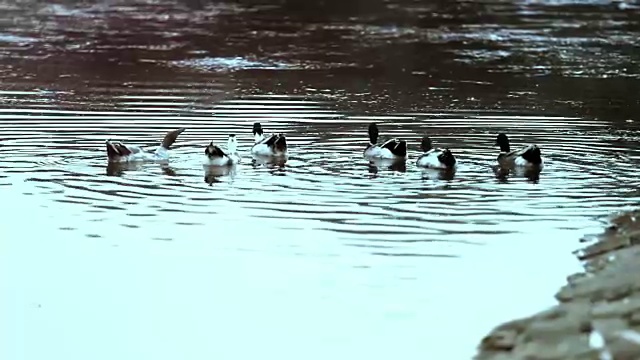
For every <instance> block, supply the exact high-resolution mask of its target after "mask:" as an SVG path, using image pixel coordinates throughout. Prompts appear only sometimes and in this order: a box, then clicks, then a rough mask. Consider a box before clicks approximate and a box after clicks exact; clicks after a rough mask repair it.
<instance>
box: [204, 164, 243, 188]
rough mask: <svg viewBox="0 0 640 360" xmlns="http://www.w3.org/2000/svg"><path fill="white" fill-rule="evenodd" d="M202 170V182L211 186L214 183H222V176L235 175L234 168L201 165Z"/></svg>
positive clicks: (231, 166) (233, 166)
mask: <svg viewBox="0 0 640 360" xmlns="http://www.w3.org/2000/svg"><path fill="white" fill-rule="evenodd" d="M203 168H204V182H205V183H207V184H209V185H213V184H214V183H219V182H222V181H221V180H220V178H221V177H223V176H231V177H233V176H234V175H235V174H236V166H235V165H229V166H215V165H203Z"/></svg>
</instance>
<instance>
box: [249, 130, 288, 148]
mask: <svg viewBox="0 0 640 360" xmlns="http://www.w3.org/2000/svg"><path fill="white" fill-rule="evenodd" d="M253 137H254V140H255V142H254V144H253V147H251V154H253V155H257V156H285V155H287V138H286V137H285V136H284V134H282V133H280V134H272V135H269V136H265V135H264V131H263V130H262V125H261V124H260V123H259V122H257V123H254V124H253Z"/></svg>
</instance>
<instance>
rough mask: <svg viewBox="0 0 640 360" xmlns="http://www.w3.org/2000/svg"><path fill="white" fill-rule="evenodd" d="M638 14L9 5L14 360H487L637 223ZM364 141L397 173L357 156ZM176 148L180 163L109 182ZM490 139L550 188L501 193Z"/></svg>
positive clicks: (492, 6) (387, 4)
mask: <svg viewBox="0 0 640 360" xmlns="http://www.w3.org/2000/svg"><path fill="white" fill-rule="evenodd" d="M638 6H639V5H638V4H637V3H634V2H609V1H481V2H468V1H451V2H440V1H432V2H418V1H400V0H393V1H366V2H365V1H341V2H338V1H326V2H322V3H318V4H309V2H303V1H300V2H296V1H281V2H268V1H262V2H260V1H253V2H244V3H243V4H239V3H237V2H207V1H197V0H192V1H182V2H179V1H115V0H114V1H104V2H92V1H56V2H53V1H51V2H49V3H43V2H20V4H14V3H12V2H2V3H0V24H2V27H0V80H1V82H0V99H1V101H0V121H1V122H2V125H3V126H2V127H0V193H1V194H2V198H3V199H4V204H5V206H4V212H3V216H2V220H1V221H0V236H1V237H2V251H1V252H0V264H1V265H0V274H1V275H0V291H1V292H2V293H3V294H5V295H4V296H3V297H2V300H0V311H1V316H2V318H3V322H2V325H0V334H1V335H2V339H3V340H2V343H3V346H2V347H0V358H2V359H8V360H9V359H10V360H14V359H21V360H22V359H42V358H57V359H58V358H59V359H87V358H91V359H114V358H120V359H141V358H153V359H176V358H181V359H254V358H263V357H277V358H279V359H297V358H301V357H304V358H307V359H326V358H338V359H347V358H354V357H357V358H368V359H386V358H390V357H392V356H393V357H399V358H402V359H422V358H425V356H426V357H427V358H447V359H468V358H470V357H472V356H473V354H474V353H475V346H476V345H477V344H478V342H479V340H480V338H481V337H482V336H484V335H485V334H486V333H487V332H488V331H489V330H490V329H491V328H492V327H493V326H495V325H497V324H498V323H499V322H502V321H505V320H509V319H511V318H513V317H517V316H524V315H528V314H530V313H532V312H534V311H537V310H540V309H542V308H544V307H546V306H549V305H551V304H553V303H554V300H553V297H552V295H553V294H554V293H555V291H556V290H557V289H558V287H559V286H560V285H561V284H563V283H564V280H565V277H566V276H567V275H569V274H571V273H573V272H575V271H577V270H579V267H580V266H579V263H578V262H577V260H576V259H575V257H574V256H573V255H572V254H571V252H572V251H573V250H575V249H578V248H579V247H580V243H579V242H578V239H579V238H580V237H581V236H582V235H584V234H586V233H593V232H597V231H599V229H601V228H602V226H603V224H604V220H605V219H606V216H608V215H610V214H612V213H614V212H617V211H622V210H626V209H630V208H634V207H636V206H637V205H638V201H639V200H640V192H639V191H638V190H637V189H638V187H639V186H640V178H639V175H640V170H638V163H639V161H640V146H639V142H638V140H639V137H638V135H637V134H638V132H637V131H638V128H639V127H638V125H637V123H638V120H640V119H638V118H637V117H636V116H637V114H638V111H639V110H640V103H639V101H638V98H637V94H638V93H640V85H639V84H640V83H639V82H638V78H639V77H640V68H638V65H637V64H638V60H639V59H638V52H637V47H638V46H639V45H640V40H639V39H640V32H639V31H638V28H637V27H636V26H635V25H634V24H635V22H634V21H635V20H634V19H638V16H639V15H640V10H639V7H638ZM255 121H260V122H261V123H262V124H263V127H265V129H266V130H267V132H282V133H284V134H286V136H287V138H288V141H289V146H290V158H289V160H288V161H287V162H286V164H284V165H283V166H265V165H261V164H257V163H254V162H253V161H252V159H251V156H250V154H249V150H250V147H251V144H252V134H251V128H252V124H253V122H255ZM372 121H375V122H377V123H378V124H379V127H380V131H381V135H382V137H390V136H398V137H401V138H403V139H406V140H407V141H409V150H410V154H409V160H408V161H407V163H406V166H405V167H402V168H394V169H389V168H386V167H375V166H371V165H370V164H369V163H368V162H367V161H365V160H364V159H363V157H362V151H363V150H364V148H365V147H366V145H367V141H368V139H367V133H366V129H367V126H368V124H369V123H370V122H372ZM178 127H186V128H187V130H186V131H185V132H184V133H183V134H182V135H180V137H179V138H178V141H177V142H176V144H175V146H174V148H173V149H172V153H171V160H170V162H169V163H168V164H144V165H138V166H121V167H114V166H108V165H107V161H106V153H105V148H104V142H105V140H106V139H109V138H111V139H114V140H122V141H125V142H131V143H135V144H139V145H144V146H148V147H153V146H155V145H157V144H158V142H159V141H160V139H161V138H162V136H163V135H164V133H165V132H166V131H168V130H171V129H174V128H178ZM499 132H506V133H507V134H509V135H510V138H511V142H512V145H513V146H518V145H524V144H528V143H536V144H538V145H539V146H540V147H541V148H542V152H543V157H544V158H545V161H546V167H545V168H544V170H543V171H542V172H541V173H540V174H539V175H538V176H535V177H532V176H527V175H525V174H520V173H510V174H497V173H496V172H494V169H493V165H494V162H495V159H496V156H497V153H498V149H497V148H496V147H495V146H494V142H495V136H496V135H497V133H499ZM232 133H233V134H236V135H237V136H238V139H239V147H240V152H241V155H242V157H243V159H242V163H241V164H240V165H239V166H237V167H236V168H235V169H233V171H230V172H228V173H211V172H208V171H206V169H204V168H203V166H202V160H203V156H204V147H205V146H206V145H207V144H208V143H209V142H210V141H212V140H213V141H215V142H219V143H222V144H224V142H225V141H226V138H227V136H228V134H232ZM423 134H428V135H429V136H431V137H432V139H433V140H434V142H435V145H437V146H447V147H450V148H451V149H452V151H453V152H454V154H455V155H456V156H457V158H458V161H459V168H458V170H457V171H456V173H455V174H453V176H442V174H439V173H427V172H423V171H421V170H419V169H417V168H416V167H415V159H416V158H417V156H418V155H419V151H418V145H419V142H418V139H419V138H420V137H421V136H422V135H423Z"/></svg>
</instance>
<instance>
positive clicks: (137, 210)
mask: <svg viewBox="0 0 640 360" xmlns="http://www.w3.org/2000/svg"><path fill="white" fill-rule="evenodd" d="M179 98H181V97H180V96H167V97H162V96H160V95H155V96H149V97H144V96H129V97H127V100H129V101H130V102H129V105H130V106H136V107H141V108H144V109H145V110H144V112H142V113H140V112H127V111H123V112H120V111H98V112H92V111H82V112H75V111H71V110H69V111H63V110H59V109H40V110H38V113H34V110H33V109H29V108H23V109H18V108H16V109H4V110H3V111H2V113H3V114H4V115H3V116H4V117H5V119H6V120H5V127H4V129H3V130H2V134H1V135H2V137H3V138H4V139H5V140H4V141H3V146H2V149H1V150H2V152H1V153H0V154H1V156H0V166H2V168H3V169H4V171H3V172H4V173H5V174H12V173H19V174H22V175H24V176H26V178H25V180H24V181H26V182H27V183H29V184H33V185H32V187H33V189H32V190H31V191H30V193H31V194H33V195H34V196H45V197H47V198H49V199H50V200H51V201H52V202H56V203H64V204H73V207H71V208H69V211H72V212H73V213H75V214H77V216H81V217H83V218H85V219H86V220H87V221H89V222H91V221H102V220H101V219H103V218H104V217H105V216H106V215H107V214H109V216H112V215H113V214H119V215H117V216H118V218H119V219H121V220H119V224H120V225H121V226H129V227H142V226H144V224H146V223H149V222H151V223H153V222H155V221H157V220H156V219H158V218H162V219H163V220H162V221H167V219H166V218H165V216H164V214H166V213H171V214H172V215H171V217H170V219H171V220H169V222H170V223H173V224H175V225H185V226H186V225H188V226H203V225H205V224H207V223H208V218H209V217H210V216H211V215H212V214H222V213H225V212H229V211H230V209H232V211H233V212H241V213H243V214H244V215H245V216H248V217H252V218H261V219H279V221H277V222H271V223H270V228H271V229H273V230H274V231H275V230H277V229H287V228H288V227H289V226H291V224H292V223H295V224H296V225H295V226H297V227H299V228H303V229H309V230H311V229H322V230H326V231H330V232H332V233H333V234H334V236H335V237H336V239H343V240H344V241H345V243H344V244H345V245H352V246H358V247H360V248H361V249H367V248H368V247H369V248H370V249H371V250H370V251H371V253H374V254H379V255H382V254H388V255H394V254H396V255H399V254H409V253H410V254H415V255H429V254H431V255H447V256H456V255H457V253H456V251H455V250H443V249H442V248H441V247H440V246H439V245H438V243H442V242H445V243H450V244H453V243H459V244H468V245H472V244H475V245H481V244H483V243H484V242H485V241H486V239H487V236H490V235H492V234H493V235H495V234H503V235H508V234H512V235H514V234H519V233H528V232H532V231H535V228H531V227H529V226H528V225H527V224H538V226H545V227H547V230H548V231H551V230H552V229H553V228H557V229H559V230H579V229H581V228H582V227H583V226H584V221H585V220H587V219H593V218H597V217H599V216H602V215H604V214H608V213H610V212H613V211H617V210H621V209H624V208H625V207H627V206H631V205H633V204H636V203H637V201H638V196H637V194H636V193H635V190H634V189H635V188H636V187H637V186H638V185H639V184H640V181H638V180H637V178H638V176H637V175H638V172H637V171H638V170H637V165H636V164H637V158H638V156H637V155H638V150H637V148H624V147H621V146H617V147H615V148H614V147H612V146H611V144H610V142H609V141H607V140H606V138H607V136H608V133H609V126H608V125H607V124H606V123H602V122H600V121H599V122H596V121H590V120H584V119H577V118H559V117H555V118H554V117H541V116H538V117H532V116H519V115H517V114H513V115H487V114H482V115H464V116H462V117H461V116H460V114H456V113H449V114H447V113H437V114H435V113H433V114H432V113H401V114H380V115H367V116H365V115H356V114H351V113H348V112H344V111H341V110H339V109H338V108H337V107H336V106H333V105H332V104H331V102H328V101H324V100H321V99H307V100H305V99H293V98H292V99H286V98H281V97H264V96H257V97H245V98H242V99H230V100H227V101H223V102H221V103H219V104H216V105H215V106H211V108H210V109H208V110H204V109H197V110H186V109H183V108H182V105H183V103H182V102H180V101H178V102H175V100H176V99H179ZM134 99H135V101H131V100H134ZM165 106H168V108H167V109H165ZM154 107H157V110H156V111H153V109H154ZM176 111H179V112H180V115H179V116H177V115H176V113H175V112H176ZM254 121H260V122H262V124H263V126H264V127H265V128H266V129H267V130H268V131H272V132H283V133H285V134H286V135H287V137H288V139H289V144H290V149H291V150H290V151H291V155H290V159H289V160H288V162H287V163H286V164H284V166H277V165H272V166H265V165H264V164H263V165H261V164H254V163H253V161H252V158H251V156H250V154H249V150H250V146H251V142H252V139H251V137H252V135H251V132H250V131H251V126H252V123H253V122H254ZM371 121H375V122H377V123H379V124H380V128H381V132H382V135H383V136H385V137H386V136H394V137H401V138H404V139H406V140H407V141H408V142H409V144H410V158H409V160H408V161H407V164H406V167H405V168H403V169H399V170H400V171H396V170H397V169H396V170H394V169H388V168H386V167H385V166H382V167H376V166H371V165H370V164H369V163H368V162H367V161H365V160H364V159H363V158H362V151H363V149H364V147H365V146H366V143H367V137H366V128H367V125H368V123H369V122H371ZM177 127H186V128H187V131H186V132H185V133H183V134H182V135H181V137H180V138H179V140H178V142H177V143H176V145H175V147H174V149H173V150H172V158H171V160H170V162H169V163H168V164H131V165H111V166H107V163H106V161H105V154H104V141H105V140H106V138H113V139H120V140H126V141H129V142H133V143H137V144H142V145H145V146H149V147H153V146H155V145H156V144H157V143H158V141H159V139H160V138H161V137H162V136H163V134H164V132H165V131H168V130H170V129H173V128H177ZM501 131H505V132H507V133H508V134H509V135H510V137H511V140H512V143H513V145H514V146H517V145H523V144H527V143H536V144H538V145H539V146H541V147H542V149H543V152H544V156H545V159H546V164H547V165H546V167H545V169H544V170H543V171H542V173H541V174H539V176H536V177H535V178H531V177H527V176H526V174H520V173H513V174H501V173H496V172H495V171H494V168H493V165H494V160H495V156H496V154H497V149H496V148H495V146H493V142H494V140H495V136H496V134H497V133H498V132H501ZM232 133H233V134H237V136H238V137H239V141H240V152H241V154H242V156H243V161H242V163H241V165H239V166H238V167H237V168H235V169H233V171H232V172H231V173H219V174H214V173H207V171H206V170H205V169H203V167H202V164H201V161H202V158H201V157H202V156H203V155H202V152H203V150H202V149H203V147H204V146H205V144H207V143H208V142H209V141H212V140H213V141H214V142H217V143H224V141H225V140H226V137H227V135H228V134H232ZM422 134H429V136H431V137H432V138H433V140H434V141H435V143H436V144H437V145H438V146H446V147H450V148H451V149H453V150H454V152H455V154H456V156H457V157H458V159H459V168H458V170H457V171H456V173H455V174H453V175H452V176H448V177H446V176H445V177H443V176H442V174H441V173H440V172H433V171H432V172H427V171H422V170H420V169H417V168H416V167H415V165H414V162H415V159H416V157H417V156H418V155H419V152H418V149H417V148H418V141H419V138H420V137H421V136H422ZM619 153H625V154H626V156H627V161H620V158H619V157H618V156H616V154H619ZM108 175H111V176H108ZM273 175H280V176H273ZM222 209H224V210H222ZM68 226H70V224H61V227H68ZM483 239H484V240H483ZM380 242H382V243H384V245H385V252H380V251H379V250H378V246H379V245H377V244H378V243H380ZM405 244H409V245H405Z"/></svg>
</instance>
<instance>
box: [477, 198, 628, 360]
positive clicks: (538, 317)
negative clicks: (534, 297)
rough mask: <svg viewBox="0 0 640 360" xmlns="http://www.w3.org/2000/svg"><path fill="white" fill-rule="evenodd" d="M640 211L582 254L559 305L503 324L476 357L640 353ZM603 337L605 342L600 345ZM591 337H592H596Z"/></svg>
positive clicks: (595, 356)
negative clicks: (579, 269) (597, 340)
mask: <svg viewBox="0 0 640 360" xmlns="http://www.w3.org/2000/svg"><path fill="white" fill-rule="evenodd" d="M639 220H640V211H636V212H633V213H629V214H625V215H622V216H620V217H618V218H616V219H613V220H612V225H611V226H610V227H609V228H608V229H607V230H605V231H604V232H603V234H600V235H598V236H596V239H597V242H596V243H594V244H591V245H589V246H587V247H586V248H585V249H583V250H582V251H580V252H579V254H577V256H578V257H579V258H580V259H581V260H583V263H584V267H585V271H584V272H582V273H579V274H575V275H572V276H569V277H568V278H567V285H565V286H563V287H562V288H561V289H560V290H559V291H558V293H557V294H556V298H557V299H558V301H559V302H560V304H558V305H557V306H554V307H552V308H550V309H546V310H544V311H541V312H540V313H538V314H535V315H533V316H531V317H527V318H523V319H517V320H514V321H510V322H507V323H505V324H502V325H500V326H498V327H497V328H496V329H494V330H493V331H491V333H490V334H489V335H487V336H486V337H485V338H484V339H482V341H481V344H480V346H479V349H478V350H479V351H478V354H477V356H476V357H475V358H476V359H478V360H480V359H482V360H503V359H504V360H507V359H514V360H515V359H518V360H523V359H527V360H533V359H581V360H582V359H597V360H601V359H604V358H605V357H603V354H604V353H605V352H608V354H610V356H611V357H612V358H613V359H616V360H617V359H640V331H638V330H637V329H636V328H637V327H640V246H638V245H640V221H639ZM594 336H595V338H600V341H601V344H599V345H598V346H602V348H594V347H595V345H594V343H593V341H594V339H595V338H594ZM590 342H591V343H590Z"/></svg>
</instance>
